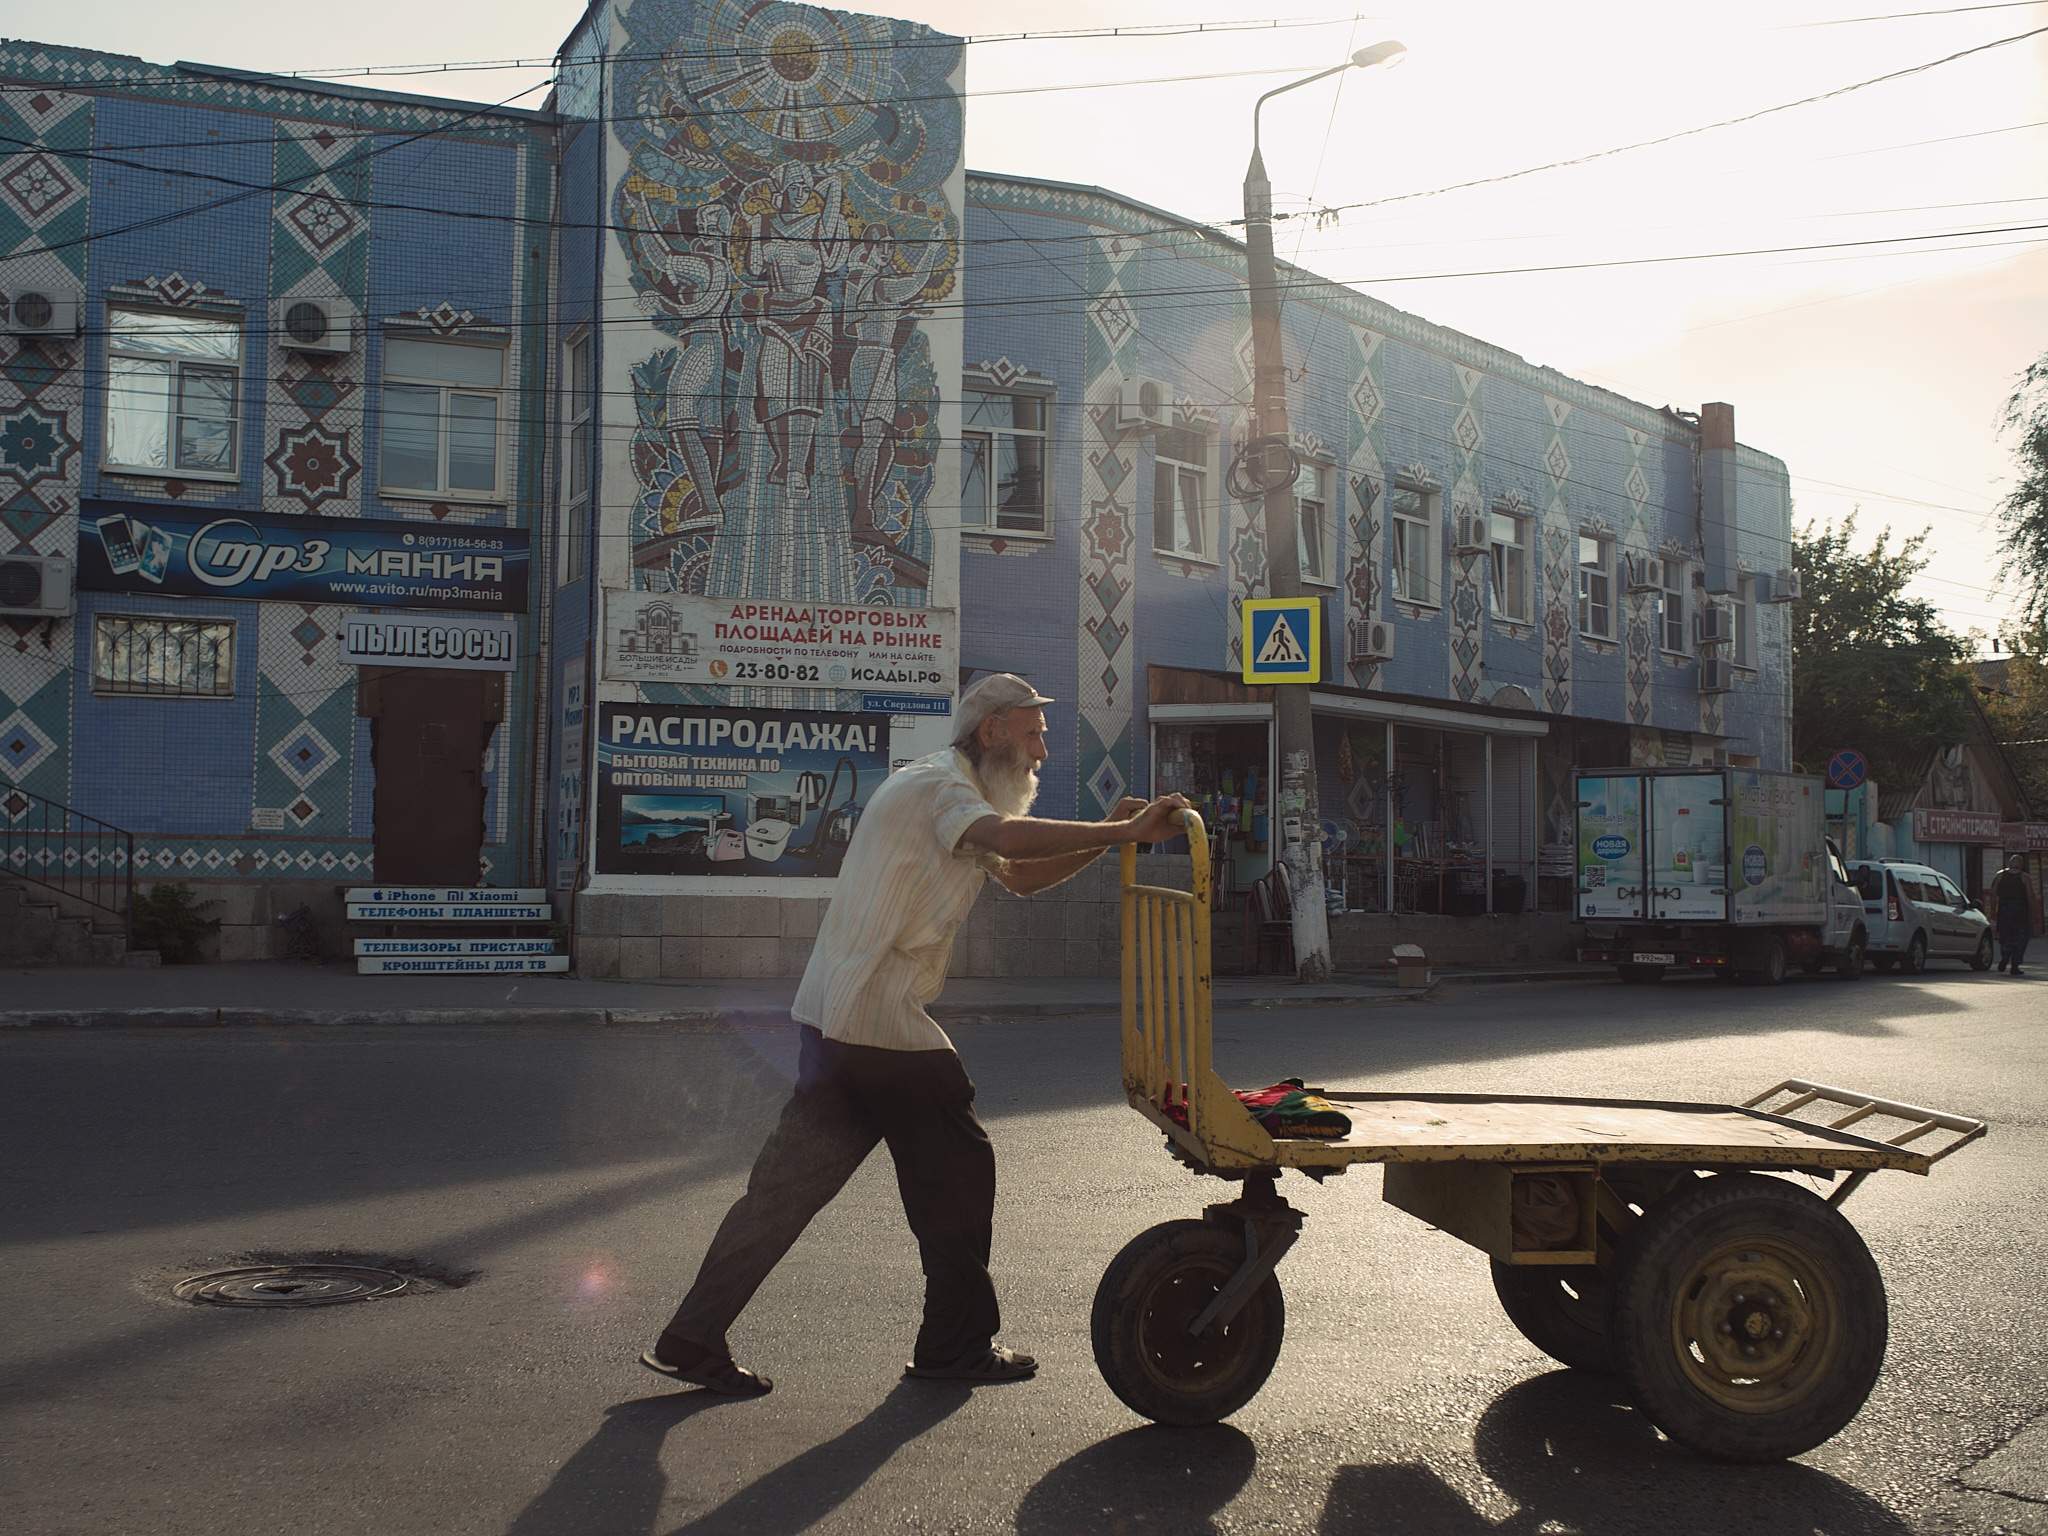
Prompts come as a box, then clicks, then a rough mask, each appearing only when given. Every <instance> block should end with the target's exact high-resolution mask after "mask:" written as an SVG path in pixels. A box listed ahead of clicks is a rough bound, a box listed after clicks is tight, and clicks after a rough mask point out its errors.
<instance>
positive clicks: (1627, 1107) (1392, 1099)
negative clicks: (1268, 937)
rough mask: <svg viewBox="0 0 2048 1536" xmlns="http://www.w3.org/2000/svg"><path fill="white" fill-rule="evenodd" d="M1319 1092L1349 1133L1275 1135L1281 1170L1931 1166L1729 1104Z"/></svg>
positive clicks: (1883, 1147) (1917, 1156)
mask: <svg viewBox="0 0 2048 1536" xmlns="http://www.w3.org/2000/svg"><path fill="white" fill-rule="evenodd" d="M1316 1092H1317V1094H1318V1096H1319V1097H1322V1098H1325V1099H1328V1100H1329V1101H1330V1102H1331V1103H1332V1104H1335V1105H1337V1106H1338V1107H1340V1108H1341V1109H1342V1110H1343V1111H1344V1112H1345V1113H1346V1114H1347V1115H1349V1116H1350V1117H1351V1132H1350V1134H1349V1135H1347V1136H1344V1137H1342V1138H1329V1137H1285V1136H1276V1137H1274V1138H1273V1146H1274V1151H1275V1153H1276V1161H1277V1163H1278V1164H1279V1165H1280V1166H1281V1167H1288V1168H1305V1167H1318V1166H1321V1167H1329V1166H1334V1165H1338V1164H1345V1163H1437V1162H1443V1163H1462V1162H1486V1163H1566V1162H1570V1163H1610V1162H1612V1163H1627V1162H1649V1163H1681V1162H1682V1163H1690V1164H1693V1165H1696V1166H1697V1165H1705V1164H1712V1163H1740V1164H1742V1165H1743V1166H1745V1167H1752V1168H1763V1167H1771V1168H1816V1169H1867V1168H1899V1169H1903V1170H1905V1171H1907V1172H1909V1173H1926V1172H1927V1171H1928V1169H1929V1168H1930V1167H1931V1166H1932V1164H1933V1158H1932V1157H1931V1156H1930V1155H1929V1154H1927V1153H1922V1152H1914V1151H1909V1150H1907V1149H1906V1148H1904V1147H1895V1146H1889V1145H1887V1144H1886V1143H1884V1142H1881V1141H1871V1140H1868V1139H1867V1138H1865V1137H1862V1136H1855V1135H1851V1134H1850V1133H1848V1132H1847V1131H1838V1130H1835V1129H1833V1128H1832V1127H1829V1126H1825V1125H1815V1124H1809V1123H1806V1122H1802V1121H1798V1120H1793V1119H1789V1118H1787V1117H1784V1116H1780V1115H1773V1114H1766V1113H1764V1112H1763V1111H1760V1110H1755V1109H1747V1108H1743V1107H1740V1106H1735V1105H1728V1104H1688V1103H1682V1102H1672V1101H1669V1100H1662V1099H1660V1100H1655V1101H1652V1100H1646V1099H1560V1098H1544V1097H1537V1096H1522V1095H1507V1094H1466V1093H1433V1094H1428V1095H1414V1094H1398V1093H1341V1092H1333V1091H1331V1090H1329V1089H1324V1088H1319V1089H1317V1090H1316ZM1176 1129H1177V1127H1176Z"/></svg>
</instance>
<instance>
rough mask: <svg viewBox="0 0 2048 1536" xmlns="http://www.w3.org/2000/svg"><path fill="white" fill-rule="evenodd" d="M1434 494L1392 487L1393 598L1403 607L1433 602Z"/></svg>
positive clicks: (1434, 574)
mask: <svg viewBox="0 0 2048 1536" xmlns="http://www.w3.org/2000/svg"><path fill="white" fill-rule="evenodd" d="M1436 502H1437V498H1436V495H1435V493H1434V492H1432V491H1424V490H1418V489H1417V488H1416V487H1414V486H1412V485H1397V486H1395V487H1394V502H1393V512H1394V517H1393V529H1394V596H1395V597H1397V598H1399V599H1400V600H1401V601H1402V602H1404V603H1430V604H1434V603H1435V602H1436V565H1437V560H1436V543H1437V539H1436Z"/></svg>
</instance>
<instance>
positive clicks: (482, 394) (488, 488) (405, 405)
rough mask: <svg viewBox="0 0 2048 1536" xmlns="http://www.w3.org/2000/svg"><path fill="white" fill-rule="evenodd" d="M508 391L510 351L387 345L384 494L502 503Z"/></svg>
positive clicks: (404, 339) (441, 344) (394, 340)
mask: <svg viewBox="0 0 2048 1536" xmlns="http://www.w3.org/2000/svg"><path fill="white" fill-rule="evenodd" d="M504 384H505V349H504V348H503V347H485V346H471V345H469V344H467V343H465V342H452V341H420V340H416V339H415V338H413V337H410V336H393V337H391V338H389V339H388V340H386V341H385V343H384V462H383V470H382V479H381V484H382V488H383V489H384V490H385V491H386V492H391V493H395V494H398V495H401V496H404V495H418V496H454V497H466V498H469V499H472V500H477V501H483V500H489V499H492V498H494V497H496V496H497V494H498V459H499V452H498V423H499V420H500V417H501V415H502V405H503V399H502V395H503V390H504Z"/></svg>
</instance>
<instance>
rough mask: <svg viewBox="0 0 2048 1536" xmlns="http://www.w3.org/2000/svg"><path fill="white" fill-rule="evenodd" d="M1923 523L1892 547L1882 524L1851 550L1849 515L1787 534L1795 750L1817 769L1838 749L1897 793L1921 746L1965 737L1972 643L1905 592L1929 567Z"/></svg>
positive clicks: (1919, 758) (1911, 774) (1922, 752)
mask: <svg viewBox="0 0 2048 1536" xmlns="http://www.w3.org/2000/svg"><path fill="white" fill-rule="evenodd" d="M1927 537H1928V535H1927V531H1926V530H1924V529H1923V530H1922V531H1921V532H1919V533H1917V534H1915V535H1914V536H1913V537H1911V538H1909V539H1907V540H1906V541H1905V542H1904V543H1902V544H1901V545H1899V546H1898V548H1896V549H1894V548H1892V547H1891V534H1890V532H1889V531H1886V532H1884V533H1880V534H1879V535H1878V536H1877V542H1876V543H1874V544H1872V545H1871V547H1870V548H1869V549H1868V550H1865V551H1858V550H1857V549H1855V548H1854V545H1855V542H1856V516H1855V514H1854V513H1851V514H1850V516H1849V517H1848V518H1847V519H1846V520H1845V521H1844V522H1843V523H1842V526H1841V527H1839V528H1837V527H1835V526H1834V525H1833V524H1832V523H1826V524H1823V525H1821V526H1820V527H1819V528H1817V529H1816V528H1814V527H1813V526H1812V525H1808V526H1807V527H1806V528H1803V529H1801V530H1799V531H1797V532H1796V533H1794V534H1793V536H1792V563H1793V565H1794V567H1795V568H1796V569H1797V570H1798V572H1799V583H1800V593H1801V601H1800V602H1798V603H1797V604H1795V605H1794V607H1793V610H1792V614H1793V618H1792V744H1793V747H1792V755H1793V757H1794V759H1795V760H1796V761H1798V762H1799V763H1800V764H1802V765H1803V766H1805V767H1806V768H1807V769H1808V770H1810V771H1812V770H1818V769H1819V768H1820V767H1821V766H1823V765H1824V764H1825V763H1826V762H1827V760H1828V758H1829V756H1830V755H1831V754H1833V753H1835V752H1837V751H1839V750H1840V749H1841V748H1843V747H1855V748H1857V749H1858V750H1859V751H1861V752H1862V753H1863V755H1864V756H1865V757H1866V758H1868V759H1869V760H1870V773H1871V777H1872V778H1874V779H1876V780H1877V782H1878V783H1879V784H1880V785H1887V786H1891V787H1895V788H1900V789H1903V788H1905V787H1906V786H1907V785H1908V784H1909V783H1911V782H1912V781H1913V780H1915V779H1917V778H1918V777H1919V776H1920V773H1921V772H1922V770H1923V769H1924V768H1925V767H1926V765H1927V754H1928V752H1929V751H1930V750H1931V749H1933V748H1935V747H1938V746H1942V745H1944V744H1947V743H1950V742H1957V741H1961V740H1962V739H1963V735H1964V732H1965V731H1966V729H1967V728H1968V722H1969V718H1970V680H1969V677H1968V674H1967V673H1966V672H1965V670H1964V667H1963V662H1964V661H1965V660H1966V659H1967V658H1968V656H1969V653H1970V647H1969V645H1968V643H1967V642H1966V641H1965V640H1963V638H1962V637H1961V636H1959V635H1956V634H1954V633H1952V632H1951V631H1950V630H1949V629H1948V627H1947V626H1946V625H1944V624H1943V623H1942V622H1941V616H1940V614H1939V613H1937V612H1936V611H1935V608H1934V606H1933V605H1932V604H1931V603H1928V602H1925V601H1923V600H1922V599H1920V598H1915V597H1908V596H1907V595H1906V591H1905V588H1906V584H1907V583H1908V582H1909V581H1911V580H1912V579H1913V578H1914V577H1915V576H1917V575H1918V574H1919V573H1920V572H1921V571H1922V570H1923V569H1924V568H1925V567H1926V565H1927V558H1926V556H1925V554H1924V553H1923V551H1924V549H1925V547H1926V544H1927Z"/></svg>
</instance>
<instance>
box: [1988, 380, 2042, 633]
mask: <svg viewBox="0 0 2048 1536" xmlns="http://www.w3.org/2000/svg"><path fill="white" fill-rule="evenodd" d="M2003 425H2004V427H2005V430H2006V431H2007V432H2008V433H2011V434H2012V435H2013V436H2014V437H2015V439H2016V442H2015V443H2014V455H2015V457H2016V458H2017V460H2018V463H2019V481H2018V483H2017V484H2016V485H2014V487H2013V488H2012V490H2011V492H2010V493H2008V494H2007V496H2006V498H2005V500H2004V501H2003V502H2002V503H2000V505H1999V508H1998V532H1999V540H2000V542H2001V543H2002V544H2003V545H2004V549H2003V551H2002V557H2003V558H2002V559H2001V560H2000V562H1999V567H1998V577H1999V580H2000V581H2010V582H2012V583H2013V584H2014V588H2015V591H2014V596H2016V597H2017V598H2018V599H2019V606H2020V618H2021V620H2022V622H2023V623H2024V624H2025V625H2026V626H2027V627H2029V628H2031V629H2034V630H2036V631H2039V630H2041V629H2044V628H2048V356H2043V357H2041V358H2039V359H2038V360H2036V361H2035V362H2034V363H2033V364H2032V365H2030V366H2029V367H2028V369H2027V371H2026V372H2025V373H2023V374H2021V375H2020V382H2019V385H2018V387H2017V388H2015V389H2014V390H2013V392H2012V396H2011V398H2010V399H2008V400H2007V401H2006V402H2005V416H2004V420H2003Z"/></svg>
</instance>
